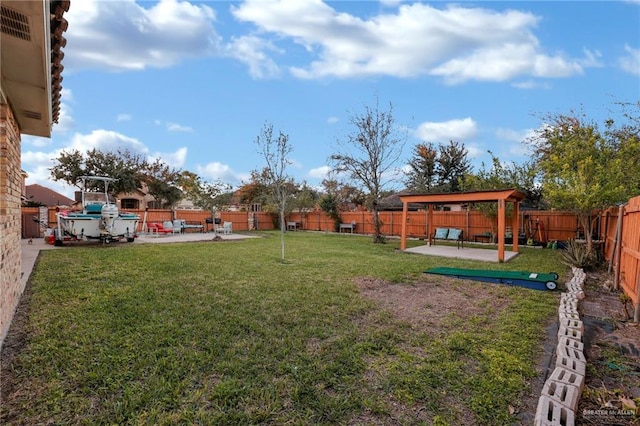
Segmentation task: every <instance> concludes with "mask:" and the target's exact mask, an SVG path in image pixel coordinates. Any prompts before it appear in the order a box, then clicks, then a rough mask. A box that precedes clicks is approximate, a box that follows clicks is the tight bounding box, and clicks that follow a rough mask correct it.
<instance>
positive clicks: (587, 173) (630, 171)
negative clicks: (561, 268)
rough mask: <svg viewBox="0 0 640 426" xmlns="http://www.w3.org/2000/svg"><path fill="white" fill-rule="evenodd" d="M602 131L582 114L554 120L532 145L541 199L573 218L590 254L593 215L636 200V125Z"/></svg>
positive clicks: (611, 125) (610, 125)
mask: <svg viewBox="0 0 640 426" xmlns="http://www.w3.org/2000/svg"><path fill="white" fill-rule="evenodd" d="M605 128H606V131H605V132H604V133H603V132H601V131H600V130H599V126H598V124H597V123H595V122H593V121H591V120H589V119H587V118H586V117H585V115H584V114H576V113H574V112H572V113H571V114H567V115H563V114H559V115H553V116H549V117H547V119H546V122H545V123H544V125H543V126H542V127H541V128H540V130H539V131H538V133H537V135H536V136H537V137H536V139H534V140H533V141H532V142H533V143H534V146H535V148H536V153H537V160H538V165H539V167H540V170H541V172H542V183H543V187H544V194H545V197H546V198H547V199H548V200H549V202H550V203H551V205H552V206H553V207H555V208H557V209H562V210H568V211H572V212H574V213H575V214H576V215H577V216H578V221H579V223H580V225H581V226H582V228H583V229H584V231H585V238H586V246H587V251H588V252H592V249H593V241H592V235H593V226H594V221H593V220H592V218H593V217H594V216H595V215H594V213H597V212H599V211H601V210H602V209H605V208H607V207H609V206H612V205H615V204H618V203H622V202H625V201H626V200H627V199H629V198H630V197H631V196H633V195H636V194H637V191H638V183H639V182H640V171H639V168H638V162H639V161H640V160H639V158H640V133H638V126H637V120H636V121H635V123H634V122H632V123H631V124H628V122H625V121H624V120H622V123H620V124H618V123H616V121H614V120H612V119H610V120H607V121H606V123H605Z"/></svg>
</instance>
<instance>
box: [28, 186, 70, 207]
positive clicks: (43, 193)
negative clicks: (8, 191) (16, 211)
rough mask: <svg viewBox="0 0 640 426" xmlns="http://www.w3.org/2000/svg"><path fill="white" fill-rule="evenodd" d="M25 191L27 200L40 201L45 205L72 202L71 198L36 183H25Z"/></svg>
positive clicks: (59, 204)
mask: <svg viewBox="0 0 640 426" xmlns="http://www.w3.org/2000/svg"><path fill="white" fill-rule="evenodd" d="M26 192H27V201H33V202H37V203H42V204H44V205H45V206H51V207H53V206H71V205H72V204H73V202H74V201H73V200H72V199H71V198H69V197H66V196H64V195H62V194H60V193H59V192H56V191H54V190H52V189H49V188H46V187H44V186H42V185H38V184H37V183H35V184H33V185H27V187H26Z"/></svg>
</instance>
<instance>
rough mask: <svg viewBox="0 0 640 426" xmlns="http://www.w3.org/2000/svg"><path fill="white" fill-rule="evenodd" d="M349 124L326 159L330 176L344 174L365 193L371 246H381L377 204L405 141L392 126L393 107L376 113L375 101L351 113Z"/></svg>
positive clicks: (377, 107)
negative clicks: (335, 150) (347, 131)
mask: <svg viewBox="0 0 640 426" xmlns="http://www.w3.org/2000/svg"><path fill="white" fill-rule="evenodd" d="M350 123H351V125H353V127H354V130H353V131H352V133H350V134H348V135H347V136H346V137H345V139H344V140H342V141H338V144H339V146H340V148H341V152H339V153H335V154H333V155H331V156H330V157H329V162H330V164H331V165H332V166H333V173H337V174H343V173H344V174H346V176H347V177H348V178H349V179H351V180H352V181H354V182H357V183H358V184H359V185H361V186H362V187H363V188H365V189H366V190H367V192H368V194H367V198H368V204H369V206H370V207H371V208H372V209H373V227H374V236H373V241H374V243H384V242H385V238H384V236H383V235H382V232H381V223H380V216H379V214H378V201H379V199H380V194H381V192H382V191H383V189H384V187H385V186H386V185H387V184H388V183H389V182H390V181H391V180H393V177H392V176H391V175H392V174H391V173H390V172H392V171H393V167H394V166H395V164H396V163H397V161H398V160H399V158H400V156H401V155H402V147H403V145H404V142H405V140H406V137H405V136H401V135H400V134H399V132H398V129H397V127H396V125H395V118H394V116H393V105H391V104H389V110H387V111H382V110H380V108H379V106H378V103H377V100H376V106H375V107H374V108H371V107H368V106H365V110H364V112H363V113H353V114H352V115H351V117H350Z"/></svg>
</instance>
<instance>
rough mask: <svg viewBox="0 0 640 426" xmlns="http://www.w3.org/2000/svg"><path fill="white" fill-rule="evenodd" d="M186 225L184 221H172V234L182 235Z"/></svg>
mask: <svg viewBox="0 0 640 426" xmlns="http://www.w3.org/2000/svg"><path fill="white" fill-rule="evenodd" d="M185 224H186V220H184V219H174V221H173V233H174V234H183V233H184V227H185Z"/></svg>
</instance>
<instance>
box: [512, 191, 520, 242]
mask: <svg viewBox="0 0 640 426" xmlns="http://www.w3.org/2000/svg"><path fill="white" fill-rule="evenodd" d="M511 234H512V235H513V252H514V253H518V237H519V236H520V202H519V201H514V203H513V217H512V218H511Z"/></svg>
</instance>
